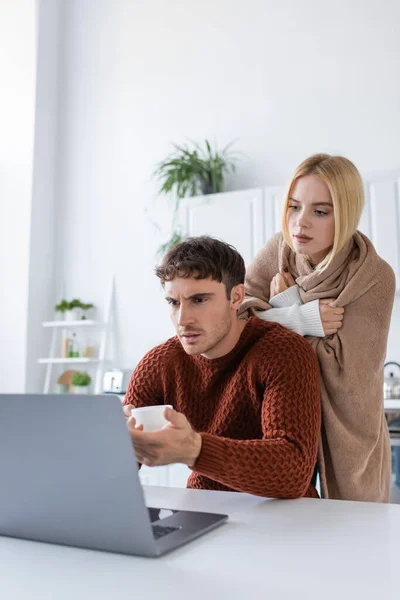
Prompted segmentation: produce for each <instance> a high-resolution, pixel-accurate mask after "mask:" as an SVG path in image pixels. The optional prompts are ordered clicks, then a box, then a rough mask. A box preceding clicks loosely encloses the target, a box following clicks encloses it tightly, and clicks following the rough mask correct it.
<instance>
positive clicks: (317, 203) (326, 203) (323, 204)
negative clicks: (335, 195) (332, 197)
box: [289, 198, 333, 206]
mask: <svg viewBox="0 0 400 600" xmlns="http://www.w3.org/2000/svg"><path fill="white" fill-rule="evenodd" d="M289 202H297V204H300V201H299V200H296V198H289ZM311 206H333V204H332V202H313V203H312V204H311Z"/></svg>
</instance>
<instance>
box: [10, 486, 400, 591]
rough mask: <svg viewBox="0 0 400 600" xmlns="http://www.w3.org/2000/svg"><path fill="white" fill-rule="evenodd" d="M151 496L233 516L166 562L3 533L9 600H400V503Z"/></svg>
mask: <svg viewBox="0 0 400 600" xmlns="http://www.w3.org/2000/svg"><path fill="white" fill-rule="evenodd" d="M145 493H146V496H147V500H148V503H149V504H154V505H156V506H157V505H158V506H164V507H165V508H182V509H192V510H208V511H211V512H225V513H227V514H229V516H230V519H229V521H228V522H227V523H226V524H225V525H222V526H221V527H220V528H219V529H216V530H214V531H212V532H210V533H208V534H206V535H205V536H203V537H201V538H199V539H198V540H195V541H194V542H191V543H190V544H188V545H187V546H184V547H183V548H180V549H178V550H176V551H174V552H173V553H171V554H169V555H167V556H165V557H163V558H159V559H145V558H137V557H130V556H123V555H117V554H108V553H103V552H93V551H89V550H80V549H75V548H67V547H62V546H53V545H50V544H40V543H35V542H28V541H23V540H16V539H9V538H4V537H3V538H2V537H0V596H1V598H2V599H3V598H4V600H23V599H24V600H25V599H27V598H28V599H30V598H32V599H33V598H34V599H36V598H37V599H38V600H83V599H85V600H87V599H89V598H94V599H96V600H110V599H112V600H128V599H129V600H136V599H138V600H139V599H140V600H147V599H151V600H154V599H156V600H157V599H159V600H165V599H170V598H171V599H174V600H180V599H185V600H200V599H201V600H204V599H211V598H220V599H222V600H231V599H232V598H235V599H242V600H258V599H262V600H286V599H287V600H294V599H296V600H310V599H313V598H315V599H318V600H322V599H323V600H347V599H349V600H350V599H351V600H353V599H355V600H380V599H381V598H382V600H395V599H396V600H398V599H399V598H400V579H399V573H400V506H397V505H377V504H370V503H359V502H341V501H333V500H314V499H301V500H265V499H263V498H258V497H255V496H249V495H246V494H235V493H233V492H232V493H228V492H225V493H224V492H207V491H194V490H185V489H174V488H161V487H153V486H149V487H147V488H145ZM127 511H129V506H127Z"/></svg>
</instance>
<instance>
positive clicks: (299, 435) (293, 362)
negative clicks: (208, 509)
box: [124, 317, 321, 498]
mask: <svg viewBox="0 0 400 600" xmlns="http://www.w3.org/2000/svg"><path fill="white" fill-rule="evenodd" d="M124 403H125V404H134V405H135V406H137V407H139V406H148V405H152V404H172V406H173V407H174V408H175V409H176V410H177V411H179V412H182V413H183V414H184V415H185V416H186V417H187V419H188V420H189V421H190V423H191V425H192V427H193V428H194V429H195V430H196V431H198V432H200V433H201V436H202V449H201V453H200V456H199V457H198V459H197V461H196V463H195V465H194V466H193V469H192V471H193V472H192V474H191V476H190V477H189V481H188V487H190V488H195V489H207V490H225V491H233V490H236V491H241V492H247V493H250V494H255V495H259V496H265V497H275V498H296V497H301V496H307V497H318V494H317V492H316V490H315V488H314V487H313V486H312V485H311V484H310V481H311V477H312V474H313V470H314V466H315V462H316V454H317V446H318V439H319V435H320V425H321V422H320V421H321V409H320V392H319V376H318V365H317V360H316V357H315V354H314V352H313V351H312V349H311V347H310V345H309V344H308V342H306V341H305V340H304V339H303V338H302V337H300V336H299V335H297V334H296V333H293V332H291V331H289V330H287V329H285V328H284V327H282V326H281V325H279V324H277V323H267V322H264V321H262V320H261V319H258V318H257V317H252V318H250V319H249V320H248V322H247V323H246V326H245V328H244V330H243V332H242V334H241V337H240V339H239V341H238V343H237V344H236V346H235V348H234V349H233V350H232V351H231V352H230V353H229V354H227V355H225V356H223V357H221V358H217V359H213V360H210V359H207V358H205V357H203V356H201V355H198V356H189V355H188V354H186V352H185V351H184V349H183V348H182V345H181V343H180V341H179V339H178V338H177V337H174V338H171V339H169V340H168V341H167V342H165V343H163V344H161V345H160V346H157V347H156V348H154V349H153V350H151V351H150V352H149V353H148V354H146V356H145V357H144V358H143V359H142V360H141V362H140V363H139V364H138V366H137V367H136V369H135V371H134V372H133V374H132V378H131V381H130V383H129V387H128V391H127V394H126V397H125V401H124Z"/></svg>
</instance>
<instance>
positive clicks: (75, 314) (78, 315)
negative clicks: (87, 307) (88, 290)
mask: <svg viewBox="0 0 400 600" xmlns="http://www.w3.org/2000/svg"><path fill="white" fill-rule="evenodd" d="M81 319H82V309H81V308H78V307H77V308H73V309H72V310H66V311H65V320H66V321H80V320H81Z"/></svg>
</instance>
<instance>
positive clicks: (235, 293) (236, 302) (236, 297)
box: [231, 283, 245, 310]
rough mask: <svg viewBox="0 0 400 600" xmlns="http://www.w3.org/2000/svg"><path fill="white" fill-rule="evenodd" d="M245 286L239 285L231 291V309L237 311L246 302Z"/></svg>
mask: <svg viewBox="0 0 400 600" xmlns="http://www.w3.org/2000/svg"><path fill="white" fill-rule="evenodd" d="M244 294H245V291H244V285H243V283H239V285H235V286H234V287H233V288H232V290H231V308H232V309H233V310H237V309H238V308H239V306H240V305H241V304H242V302H243V300H244Z"/></svg>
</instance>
